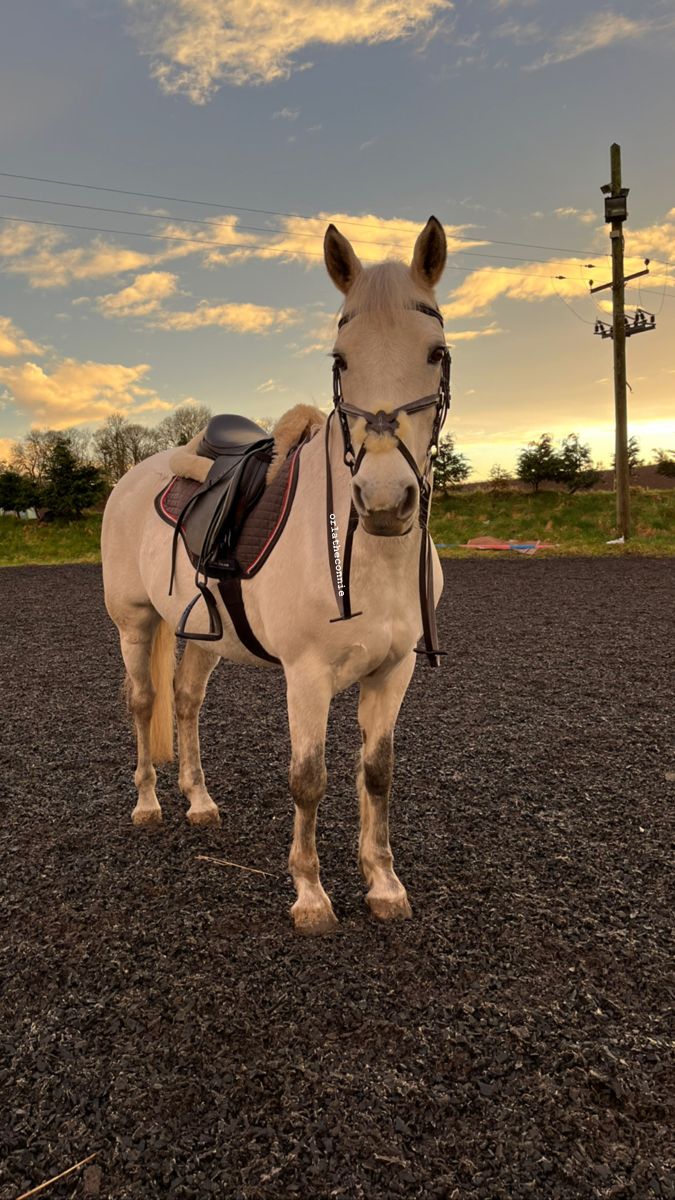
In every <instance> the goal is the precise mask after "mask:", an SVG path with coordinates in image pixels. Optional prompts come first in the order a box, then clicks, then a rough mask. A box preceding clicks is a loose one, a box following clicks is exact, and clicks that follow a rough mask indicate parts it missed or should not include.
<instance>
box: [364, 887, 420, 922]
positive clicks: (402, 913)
mask: <svg viewBox="0 0 675 1200" xmlns="http://www.w3.org/2000/svg"><path fill="white" fill-rule="evenodd" d="M366 900H367V902H368V907H369V908H370V911H371V914H372V916H374V917H375V919H376V920H377V921H409V920H410V918H411V917H412V908H411V907H410V902H409V900H408V897H407V896H406V894H405V892H404V893H403V895H402V896H394V897H391V896H366Z"/></svg>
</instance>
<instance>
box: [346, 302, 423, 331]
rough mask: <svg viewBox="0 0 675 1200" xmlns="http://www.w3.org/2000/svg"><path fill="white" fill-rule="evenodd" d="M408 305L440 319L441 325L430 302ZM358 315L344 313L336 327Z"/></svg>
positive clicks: (414, 310)
mask: <svg viewBox="0 0 675 1200" xmlns="http://www.w3.org/2000/svg"><path fill="white" fill-rule="evenodd" d="M410 307H411V308H412V311H413V312H421V313H424V314H425V315H426V316H427V317H435V318H436V320H437V321H440V323H441V325H443V317H442V316H441V314H440V312H439V311H438V309H437V308H432V307H431V305H430V304H413V305H411V306H410ZM358 315H359V314H358V313H357V312H353V313H345V314H344V315H343V316H342V317H340V320H339V321H338V329H342V326H343V325H346V324H347V321H351V319H352V317H358Z"/></svg>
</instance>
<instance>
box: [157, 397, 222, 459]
mask: <svg viewBox="0 0 675 1200" xmlns="http://www.w3.org/2000/svg"><path fill="white" fill-rule="evenodd" d="M211 415H212V414H211V409H210V408H209V407H208V406H207V405H206V404H181V405H180V406H179V407H178V408H176V409H174V411H173V412H172V413H169V415H168V417H165V418H164V420H163V421H160V422H159V425H157V427H156V429H155V433H156V435H157V443H158V444H157V449H158V450H169V449H170V448H171V446H185V445H186V444H187V442H189V441H190V439H191V438H193V437H194V436H195V434H197V433H200V432H201V430H202V429H203V428H204V426H205V425H208V423H209V420H210V418H211Z"/></svg>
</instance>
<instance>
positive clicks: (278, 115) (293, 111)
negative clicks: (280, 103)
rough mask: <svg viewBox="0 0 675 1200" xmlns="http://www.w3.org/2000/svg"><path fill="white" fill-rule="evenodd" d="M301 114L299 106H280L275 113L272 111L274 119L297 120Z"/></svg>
mask: <svg viewBox="0 0 675 1200" xmlns="http://www.w3.org/2000/svg"><path fill="white" fill-rule="evenodd" d="M299 116H300V109H299V108H279V109H277V111H276V112H275V113H272V120H273V121H278V120H280V119H281V120H283V121H297V119H298V117H299Z"/></svg>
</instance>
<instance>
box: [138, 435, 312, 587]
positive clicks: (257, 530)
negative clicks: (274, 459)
mask: <svg viewBox="0 0 675 1200" xmlns="http://www.w3.org/2000/svg"><path fill="white" fill-rule="evenodd" d="M301 449H302V447H301V446H298V447H297V448H296V449H295V450H294V451H293V452H292V453H291V454H289V456H288V458H287V459H286V461H285V462H284V464H283V466H282V468H281V470H280V471H279V474H278V475H277V476H276V478H275V479H274V480H273V482H272V483H271V484H270V486H269V487H267V488H265V491H264V492H263V494H262V496H261V498H260V500H259V501H258V503H257V504H256V506H255V508H254V509H253V510H252V511H251V512H250V513H249V514H248V516H247V518H246V520H245V522H244V524H243V526H242V530H241V533H240V535H239V539H238V541H237V545H236V549H235V557H236V560H237V563H238V564H239V568H240V571H241V575H242V577H243V578H244V579H250V578H251V576H252V575H255V574H256V572H257V571H259V570H260V568H261V567H262V565H263V563H265V562H266V561H267V559H268V558H269V556H270V554H271V553H272V550H273V549H274V546H275V545H276V543H277V541H278V540H279V537H280V536H281V532H282V530H283V528H284V525H285V524H286V521H287V520H288V516H289V513H290V511H291V506H292V503H293V497H294V496H295V489H296V487H297V482H298V470H299V465H300V450H301ZM201 486H202V484H201V483H198V482H197V481H196V480H194V479H182V478H181V477H180V476H178V475H177V476H175V477H174V478H173V479H172V480H171V482H170V483H169V484H168V486H167V487H165V488H163V489H162V491H161V492H160V493H159V495H158V496H156V497H155V509H156V511H157V513H158V515H159V516H160V517H161V518H162V520H163V521H166V523H167V524H168V525H172V526H175V525H176V522H177V521H178V518H179V516H180V514H181V512H182V511H183V509H184V507H185V505H186V504H187V502H188V500H189V499H190V497H191V496H194V494H195V492H197V491H199V489H200V488H201Z"/></svg>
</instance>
